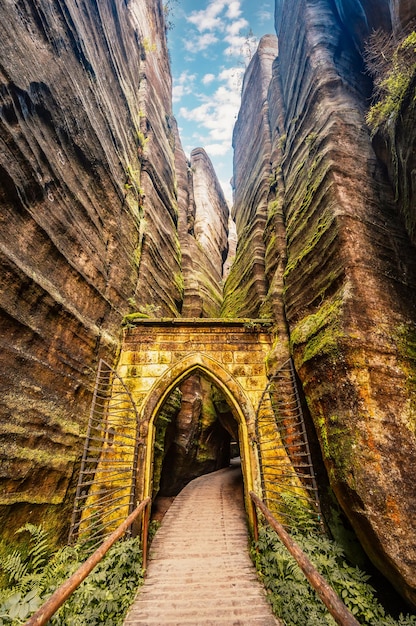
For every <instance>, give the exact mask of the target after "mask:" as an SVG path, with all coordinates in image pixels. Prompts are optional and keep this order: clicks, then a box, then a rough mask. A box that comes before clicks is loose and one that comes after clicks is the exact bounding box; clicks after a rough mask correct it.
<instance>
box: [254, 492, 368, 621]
mask: <svg viewBox="0 0 416 626" xmlns="http://www.w3.org/2000/svg"><path fill="white" fill-rule="evenodd" d="M250 497H251V499H252V501H253V502H254V504H255V505H256V506H257V507H258V508H259V509H260V511H261V512H262V513H263V515H264V517H265V518H266V520H267V521H268V523H269V524H270V526H271V527H272V528H273V530H275V531H276V533H277V534H278V536H279V539H280V540H281V542H282V543H283V545H284V546H285V547H286V548H287V550H288V551H289V552H290V554H291V555H292V556H293V557H294V559H295V560H296V562H297V564H298V565H299V567H300V568H301V570H302V572H303V573H304V574H305V576H306V578H307V579H308V580H309V582H310V583H311V585H312V587H313V588H314V589H315V591H316V593H317V594H318V596H319V598H320V599H321V600H322V602H323V603H324V604H325V606H326V607H327V609H328V611H329V612H330V613H331V615H332V617H333V618H334V620H335V621H336V623H337V624H339V626H360V624H359V622H357V620H356V619H355V617H354V616H353V614H352V613H351V612H350V611H349V610H348V609H347V607H346V606H345V604H344V603H343V602H342V600H341V598H340V597H339V596H338V595H337V594H336V593H335V591H334V590H333V589H332V587H331V586H330V585H329V584H328V583H327V582H326V580H325V578H323V576H321V574H320V573H319V572H318V570H317V569H316V568H315V567H314V565H313V564H312V563H311V561H310V560H309V559H308V557H307V556H306V554H305V553H304V552H303V550H301V548H300V547H299V546H298V544H297V543H296V542H295V541H293V539H292V538H291V536H290V535H289V534H288V533H287V532H286V531H285V529H284V528H283V526H282V525H281V524H280V523H279V522H278V521H277V520H276V519H275V518H274V517H273V515H272V514H271V512H270V511H269V509H268V508H267V507H266V505H265V504H264V502H263V501H262V500H260V498H259V497H258V496H257V495H256V494H255V493H254V492H253V491H250Z"/></svg>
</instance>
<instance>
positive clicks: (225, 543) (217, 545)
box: [124, 466, 280, 626]
mask: <svg viewBox="0 0 416 626" xmlns="http://www.w3.org/2000/svg"><path fill="white" fill-rule="evenodd" d="M279 623H280V622H278V621H277V620H276V619H275V618H274V617H273V616H272V613H271V610H270V607H269V604H268V602H267V600H266V596H265V591H264V589H263V587H262V586H261V584H260V583H259V581H258V578H257V574H256V571H255V568H254V566H253V564H252V561H251V559H250V556H249V551H248V534H247V526H246V516H245V511H244V506H243V497H242V480H241V469H240V467H239V466H233V467H231V468H227V469H223V470H219V471H218V472H214V473H212V474H207V475H205V476H201V477H200V478H197V479H196V480H193V481H192V482H191V483H189V484H188V485H187V486H186V487H185V488H184V489H183V490H182V491H181V493H180V494H179V495H178V496H177V497H176V499H175V501H174V502H173V504H172V506H171V507H170V509H169V510H168V512H167V513H166V515H165V517H164V519H163V522H162V525H161V527H160V528H159V530H158V532H157V533H156V536H155V538H154V540H153V543H152V547H151V551H150V559H149V564H148V570H147V576H146V580H145V584H144V586H143V587H141V589H140V591H139V594H138V596H137V598H136V600H135V602H134V604H133V605H132V607H131V609H130V611H129V613H128V615H127V617H126V620H125V622H124V625H125V626H133V625H140V626H145V625H149V626H151V625H156V624H157V626H185V625H191V624H192V625H193V626H210V625H213V626H214V625H215V626H252V625H255V624H259V625H261V626H276V625H277V624H279Z"/></svg>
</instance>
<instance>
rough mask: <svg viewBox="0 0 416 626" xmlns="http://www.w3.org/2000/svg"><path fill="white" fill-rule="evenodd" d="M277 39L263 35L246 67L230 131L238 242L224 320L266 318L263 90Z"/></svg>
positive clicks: (267, 150) (267, 164) (267, 148)
mask: <svg viewBox="0 0 416 626" xmlns="http://www.w3.org/2000/svg"><path fill="white" fill-rule="evenodd" d="M276 55H277V40H276V37H275V36H274V35H267V36H266V37H263V38H262V40H261V41H260V44H259V47H258V50H257V53H256V54H255V55H254V56H253V58H252V60H251V63H250V65H249V67H248V68H247V71H246V74H245V77H244V82H243V88H242V103H241V108H240V112H239V115H238V118H237V122H236V125H235V128H234V135H233V147H234V176H233V187H234V190H235V194H234V206H233V217H234V219H235V222H236V227H237V234H238V244H237V250H236V257H235V259H234V263H233V266H232V268H231V271H230V274H229V276H228V279H227V282H226V285H225V290H224V306H223V311H222V314H223V316H224V317H262V316H263V317H264V316H265V315H266V313H267V311H265V310H264V307H262V305H263V302H264V300H265V298H266V294H267V284H266V280H265V269H264V258H265V253H266V250H265V244H264V241H263V232H264V229H265V224H266V218H267V201H268V193H269V177H270V175H271V157H270V155H271V142H270V139H271V137H270V128H269V122H268V101H267V90H268V86H269V83H270V79H271V66H272V62H273V60H274V59H275V57H276Z"/></svg>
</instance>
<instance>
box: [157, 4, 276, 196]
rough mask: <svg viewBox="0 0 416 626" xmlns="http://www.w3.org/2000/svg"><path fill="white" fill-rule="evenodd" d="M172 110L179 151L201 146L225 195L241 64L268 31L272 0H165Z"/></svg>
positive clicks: (271, 30)
mask: <svg viewBox="0 0 416 626" xmlns="http://www.w3.org/2000/svg"><path fill="white" fill-rule="evenodd" d="M168 5H169V8H170V13H169V20H170V21H171V22H172V23H173V28H171V29H170V30H169V33H168V44H169V50H170V55H171V64H172V67H171V69H172V75H173V111H174V114H175V117H176V119H177V121H178V125H179V129H180V136H181V140H182V145H183V147H184V150H185V153H186V154H187V156H189V154H190V152H191V150H192V149H193V148H197V147H203V148H205V150H206V151H207V153H208V155H209V157H210V159H211V161H212V163H213V165H214V168H215V170H216V172H217V176H218V178H219V181H220V183H221V185H222V187H223V189H224V193H225V194H226V196H227V198H228V199H229V200H231V188H230V185H229V181H230V179H231V176H232V146H231V141H232V131H233V126H234V122H235V120H236V117H237V114H238V109H239V105H240V93H241V82H242V76H243V73H244V69H245V67H246V66H247V64H248V62H249V60H250V58H251V56H252V54H253V53H254V51H255V49H256V46H257V42H258V40H259V39H260V38H261V37H262V36H263V35H264V34H266V33H274V0H268V1H266V2H258V1H253V0H170V1H169V3H168Z"/></svg>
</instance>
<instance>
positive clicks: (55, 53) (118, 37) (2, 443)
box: [0, 0, 416, 607]
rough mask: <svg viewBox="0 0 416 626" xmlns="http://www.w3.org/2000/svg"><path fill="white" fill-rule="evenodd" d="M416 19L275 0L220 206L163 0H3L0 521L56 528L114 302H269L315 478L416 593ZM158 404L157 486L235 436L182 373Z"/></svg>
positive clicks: (379, 561) (222, 305) (68, 496)
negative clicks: (305, 424) (190, 131)
mask: <svg viewBox="0 0 416 626" xmlns="http://www.w3.org/2000/svg"><path fill="white" fill-rule="evenodd" d="M376 5H377V6H376ZM415 20H416V7H415V5H414V2H412V1H411V0H379V2H377V3H376V4H375V3H374V2H370V0H362V1H360V0H299V1H298V2H293V0H276V2H275V24H276V34H269V35H266V36H265V37H263V38H262V39H261V41H260V43H259V46H258V50H257V52H256V53H255V54H254V56H253V58H252V59H251V62H250V64H249V66H248V68H247V70H246V72H245V76H244V81H243V86H242V101H241V108H240V112H239V115H238V118H237V121H236V124H235V128H234V135H233V147H234V174H233V187H234V203H233V207H232V208H230V207H229V206H228V204H227V202H226V200H225V198H224V194H223V191H222V189H221V186H220V184H219V182H218V179H217V176H216V173H215V171H214V168H213V166H212V163H211V161H210V159H209V157H208V155H207V153H206V152H205V150H204V149H203V148H202V147H196V148H195V149H194V150H193V151H192V153H191V154H190V156H189V157H187V156H186V155H185V152H184V150H183V148H182V145H181V140H180V133H179V131H178V128H177V123H176V120H175V118H174V116H173V113H172V79H171V73H170V63H169V54H168V49H167V41H166V16H165V11H164V6H163V3H162V2H161V0H140V2H139V1H137V0H100V2H95V1H93V0H77V1H76V2H75V0H19V1H16V2H9V1H7V2H6V1H5V2H2V3H1V4H0V37H1V41H2V49H1V52H0V106H1V117H0V124H1V135H0V136H1V142H0V207H1V210H0V216H1V226H2V228H1V231H0V266H1V269H0V284H1V289H0V325H1V344H2V350H1V353H0V364H1V374H2V375H1V377H0V398H1V400H0V411H1V420H0V458H1V470H0V472H1V473H0V481H1V491H0V521H1V525H2V527H3V529H4V531H3V534H4V536H5V537H6V538H10V537H12V535H13V533H14V531H15V530H16V529H17V528H19V527H20V526H21V525H22V524H23V523H24V522H26V521H31V522H32V523H39V522H43V523H44V524H45V525H46V526H47V527H48V528H49V529H51V530H52V532H53V533H54V536H55V537H56V541H59V540H62V539H64V538H65V537H66V533H67V531H68V517H69V514H70V511H71V508H72V504H73V499H74V491H75V483H76V479H77V474H78V471H79V466H80V459H81V455H82V450H83V442H84V438H85V432H86V427H87V422H88V414H89V406H90V403H91V398H92V394H93V389H94V380H95V372H96V369H97V365H98V362H99V360H100V359H101V358H103V359H105V360H106V361H107V362H108V363H110V364H111V365H113V366H114V367H116V365H117V359H118V356H119V349H120V340H121V335H122V327H123V320H124V323H125V322H126V320H127V322H128V320H129V319H130V320H132V319H134V317H135V316H136V317H137V316H139V317H140V316H141V317H143V316H148V317H150V318H153V317H154V318H178V317H186V318H220V317H224V318H250V319H254V318H268V319H270V321H271V322H272V323H273V328H274V333H275V337H276V338H275V341H274V344H273V348H272V350H271V352H270V354H269V357H268V359H267V366H268V370H269V374H270V376H272V375H273V374H274V373H275V372H276V371H277V369H278V368H279V366H280V365H281V364H282V363H283V362H284V361H285V360H286V359H287V358H288V357H289V356H292V357H293V359H294V364H295V368H296V372H297V375H298V377H299V381H300V385H301V388H302V391H303V394H304V397H305V401H306V403H307V407H308V410H309V414H310V419H311V424H312V425H313V427H314V429H315V431H316V435H317V441H318V442H319V447H320V452H321V456H322V462H323V465H324V468H323V469H322V471H324V472H325V473H326V474H327V477H328V484H327V485H326V486H325V487H324V488H325V489H329V490H331V492H332V493H333V494H335V497H336V500H337V502H338V505H339V506H340V507H341V509H342V511H343V513H344V514H345V516H346V518H348V520H349V523H350V524H351V526H352V528H353V529H354V531H355V533H356V535H357V537H358V539H359V541H360V543H361V544H362V546H363V548H364V550H365V552H366V553H367V555H368V556H369V558H370V559H371V560H372V562H373V563H374V565H375V566H376V567H377V568H378V569H379V570H380V571H381V572H382V573H383V575H384V576H386V577H387V578H388V579H389V580H390V581H391V583H392V584H393V585H394V586H395V587H396V589H397V590H398V591H399V593H400V594H402V596H403V598H404V599H405V600H406V601H407V603H408V604H409V605H410V606H412V607H416V544H415V519H416V488H415V483H414V476H415V475H416V437H415V425H416V418H415V407H416V403H415V392H416V387H415V381H416V351H415V345H416V296H415V293H416V291H415V289H416V248H415V243H416V242H415V223H416V214H415V197H416V175H415V172H416V157H415V144H416V130H415V129H416V105H415V102H416V100H415V87H416V60H415V59H416V41H415V38H414V32H415V31H414V28H415ZM412 34H413V38H412ZM380 56H383V58H385V63H384V64H383V63H382V64H381V66H380V64H379V63H377V62H374V60H373V64H371V58H373V59H374V58H375V59H378V58H380ZM380 68H381V69H380ZM377 72H381V74H382V75H381V76H380V75H379V74H377ZM383 81H384V82H383ZM397 84H400V85H401V88H400V90H399V91H398V90H397ZM389 89H390V91H389ZM394 89H396V91H394ZM389 98H390V100H389ZM377 103H378V104H377ZM371 105H373V107H374V106H375V107H378V108H377V109H373V111H375V112H373V118H371V114H370V115H369V110H370V107H371ZM389 106H390V108H389ZM374 116H378V117H374ZM372 120H373V122H372ZM374 120H375V121H374ZM234 228H236V230H237V235H235V231H234ZM236 240H237V246H236ZM163 410H164V411H165V417H166V423H167V424H169V426H166V427H165V430H163V429H161V430H160V433H159V434H160V441H159V443H160V444H161V447H162V452H161V454H160V456H159V458H158V460H157V463H156V466H155V473H156V474H157V480H156V481H155V482H156V484H157V485H159V486H160V489H161V492H163V494H164V495H166V496H170V495H172V494H173V493H174V492H177V491H178V490H179V489H180V488H181V487H182V486H183V484H184V483H186V482H187V480H190V479H191V478H193V477H194V476H195V475H198V474H200V473H203V472H205V471H212V470H213V469H217V468H218V467H222V466H223V465H224V464H227V462H228V459H227V452H226V451H224V450H225V448H226V447H228V446H229V441H230V438H234V436H235V434H236V433H235V428H234V427H235V424H233V418H232V416H231V413H230V411H229V407H227V405H226V403H225V402H224V398H223V397H221V394H219V392H218V390H217V389H215V386H213V385H211V384H210V383H209V382H207V381H206V380H205V379H204V378H203V377H200V376H199V375H196V376H193V377H191V378H188V379H187V380H185V381H182V382H181V383H180V385H178V386H177V388H176V389H175V390H174V391H173V392H172V395H171V397H170V399H169V402H167V403H166V405H165V407H164V408H163ZM166 433H168V435H166ZM201 443H203V444H204V445H205V448H203V447H201ZM184 450H186V451H187V454H188V456H187V458H186V459H184V454H183V451H184ZM184 467H185V468H186V469H183V468H184Z"/></svg>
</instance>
